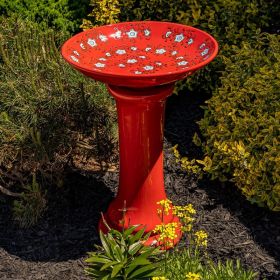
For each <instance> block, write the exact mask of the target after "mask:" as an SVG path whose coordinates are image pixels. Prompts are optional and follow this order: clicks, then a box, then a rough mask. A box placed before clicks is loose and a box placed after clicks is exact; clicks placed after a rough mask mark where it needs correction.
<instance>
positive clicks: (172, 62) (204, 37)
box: [62, 21, 218, 87]
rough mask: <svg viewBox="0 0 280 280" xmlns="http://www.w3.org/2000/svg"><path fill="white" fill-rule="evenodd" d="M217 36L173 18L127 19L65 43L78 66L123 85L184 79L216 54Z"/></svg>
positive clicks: (66, 54)
mask: <svg viewBox="0 0 280 280" xmlns="http://www.w3.org/2000/svg"><path fill="white" fill-rule="evenodd" d="M217 52H218V44H217V42H216V40H215V39H214V38H213V37H211V36H210V35H209V34H207V33H206V32H204V31H201V30H199V29H196V28H193V27H190V26H186V25H182V24H176V23H170V22H156V21H144V22H123V23H118V24H112V25H106V26H101V27H97V28H93V29H89V30H87V31H84V32H81V33H79V34H77V35H75V36H73V37H72V38H70V39H69V40H68V41H67V42H65V44H64V45H63V47H62V55H63V57H64V58H65V60H66V61H68V62H69V63H70V64H71V65H72V66H73V67H75V68H76V69H78V70H79V71H81V72H82V73H84V74H85V75H87V76H90V77H92V78H94V79H96V80H99V81H102V82H105V83H108V84H112V85H118V86H129V87H149V86H156V85H161V84H168V83H171V82H175V81H177V80H179V79H183V78H185V77H187V76H188V75H190V74H192V73H193V72H194V71H196V70H198V69H199V68H201V67H203V66H204V65H206V64H207V63H209V62H210V61H211V60H213V59H214V57H215V56H216V54H217Z"/></svg>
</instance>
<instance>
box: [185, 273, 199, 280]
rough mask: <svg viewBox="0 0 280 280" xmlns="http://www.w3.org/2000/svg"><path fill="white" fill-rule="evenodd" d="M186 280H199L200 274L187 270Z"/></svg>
mask: <svg viewBox="0 0 280 280" xmlns="http://www.w3.org/2000/svg"><path fill="white" fill-rule="evenodd" d="M186 280H201V276H200V274H198V273H192V272H189V273H187V274H186Z"/></svg>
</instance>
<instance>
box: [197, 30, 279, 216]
mask: <svg viewBox="0 0 280 280" xmlns="http://www.w3.org/2000/svg"><path fill="white" fill-rule="evenodd" d="M223 59H224V63H225V65H226V68H225V70H224V71H223V73H222V77H221V86H220V87H219V88H218V89H217V90H216V91H215V92H214V94H213V97H212V98H211V99H210V100H208V101H207V106H206V107H205V115H204V118H203V119H202V120H201V121H200V122H199V125H200V129H201V131H202V134H203V136H204V139H205V140H204V142H203V143H202V146H203V149H204V151H205V155H206V156H207V158H210V159H211V163H210V165H209V168H208V170H207V171H208V172H209V173H210V174H211V177H212V178H220V179H221V180H228V179H230V180H231V181H233V182H235V184H236V185H237V186H238V187H239V188H240V189H241V191H242V193H243V194H244V195H245V196H246V197H247V198H248V199H249V200H250V201H251V202H254V203H257V204H259V205H260V206H264V205H266V206H268V207H269V208H270V209H271V210H274V211H280V157H279V155H280V123H279V120H280V75H279V73H280V36H279V35H268V34H262V35H261V36H260V37H259V40H258V43H257V44H255V45H253V46H252V45H251V44H249V43H245V42H244V43H243V44H242V46H241V47H240V48H237V47H235V48H234V55H233V56H231V57H230V58H229V57H223Z"/></svg>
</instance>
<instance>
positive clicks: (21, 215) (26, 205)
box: [13, 176, 46, 228]
mask: <svg viewBox="0 0 280 280" xmlns="http://www.w3.org/2000/svg"><path fill="white" fill-rule="evenodd" d="M45 207H46V198H45V193H44V192H42V190H41V188H40V186H39V184H38V183H37V182H36V177H35V176H33V180H32V183H31V184H30V185H27V186H24V191H23V192H22V194H21V196H20V199H17V200H15V201H14V206H13V211H14V217H15V220H16V221H17V222H18V223H19V225H20V226H21V227H23V228H26V227H29V226H32V225H33V224H35V223H36V222H37V220H38V219H39V218H40V217H41V215H42V213H43V211H44V210H45Z"/></svg>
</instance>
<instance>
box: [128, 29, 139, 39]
mask: <svg viewBox="0 0 280 280" xmlns="http://www.w3.org/2000/svg"><path fill="white" fill-rule="evenodd" d="M137 33H138V32H137V31H135V30H134V29H130V30H129V31H128V32H126V34H127V36H128V37H129V38H137Z"/></svg>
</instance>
